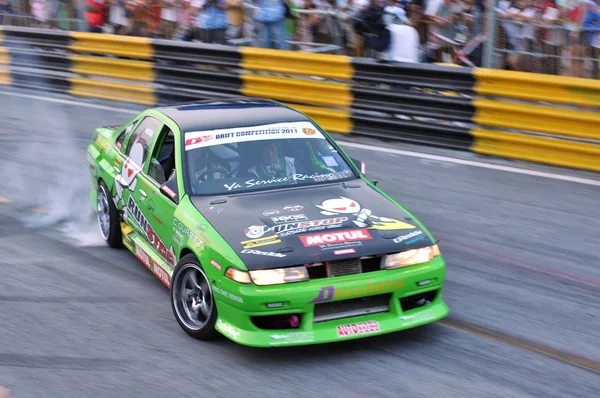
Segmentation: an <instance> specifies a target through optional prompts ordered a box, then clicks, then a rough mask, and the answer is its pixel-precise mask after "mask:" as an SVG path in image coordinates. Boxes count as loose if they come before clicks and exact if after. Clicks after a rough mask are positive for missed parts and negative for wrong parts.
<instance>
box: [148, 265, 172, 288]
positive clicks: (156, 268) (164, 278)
mask: <svg viewBox="0 0 600 398" xmlns="http://www.w3.org/2000/svg"><path fill="white" fill-rule="evenodd" d="M152 268H153V271H152V272H154V275H156V276H157V278H158V279H160V281H161V282H162V283H164V284H165V285H166V286H167V287H171V281H169V274H168V273H167V271H165V270H164V269H163V267H161V266H160V265H158V263H157V262H156V261H154V260H152Z"/></svg>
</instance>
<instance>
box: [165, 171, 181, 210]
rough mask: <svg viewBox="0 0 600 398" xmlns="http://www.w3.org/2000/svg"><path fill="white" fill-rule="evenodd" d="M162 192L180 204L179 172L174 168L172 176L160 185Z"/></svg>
mask: <svg viewBox="0 0 600 398" xmlns="http://www.w3.org/2000/svg"><path fill="white" fill-rule="evenodd" d="M160 192H161V193H162V194H163V195H165V196H166V197H167V198H169V199H170V200H171V201H172V202H173V203H175V204H179V189H178V188H177V172H176V171H175V170H174V171H173V173H171V176H170V177H169V179H168V180H167V182H165V183H164V184H162V185H161V186H160Z"/></svg>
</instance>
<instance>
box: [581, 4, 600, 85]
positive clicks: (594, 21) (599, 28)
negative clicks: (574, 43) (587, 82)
mask: <svg viewBox="0 0 600 398" xmlns="http://www.w3.org/2000/svg"><path fill="white" fill-rule="evenodd" d="M583 28H584V29H586V30H587V33H588V38H589V45H590V47H591V48H590V50H591V51H590V52H591V56H592V79H600V3H598V1H590V2H589V3H588V9H587V13H586V15H585V19H584V22H583ZM586 44H587V43H586Z"/></svg>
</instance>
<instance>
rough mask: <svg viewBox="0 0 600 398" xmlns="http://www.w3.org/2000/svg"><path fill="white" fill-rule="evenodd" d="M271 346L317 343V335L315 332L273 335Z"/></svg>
mask: <svg viewBox="0 0 600 398" xmlns="http://www.w3.org/2000/svg"><path fill="white" fill-rule="evenodd" d="M269 337H270V338H271V340H274V341H271V342H270V343H269V344H270V345H281V344H297V343H309V342H311V341H315V334H314V333H313V332H289V333H285V334H272V335H270V336H269Z"/></svg>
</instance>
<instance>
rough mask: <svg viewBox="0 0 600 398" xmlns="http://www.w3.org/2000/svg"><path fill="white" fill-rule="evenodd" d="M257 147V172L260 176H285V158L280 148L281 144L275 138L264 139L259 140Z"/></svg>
mask: <svg viewBox="0 0 600 398" xmlns="http://www.w3.org/2000/svg"><path fill="white" fill-rule="evenodd" d="M260 144H261V145H260V147H259V148H258V153H259V156H260V158H259V164H258V165H257V172H258V175H259V176H262V177H275V178H279V177H285V176H286V168H285V158H284V156H283V152H282V150H281V144H280V143H279V142H278V141H277V140H265V141H262V142H260Z"/></svg>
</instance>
